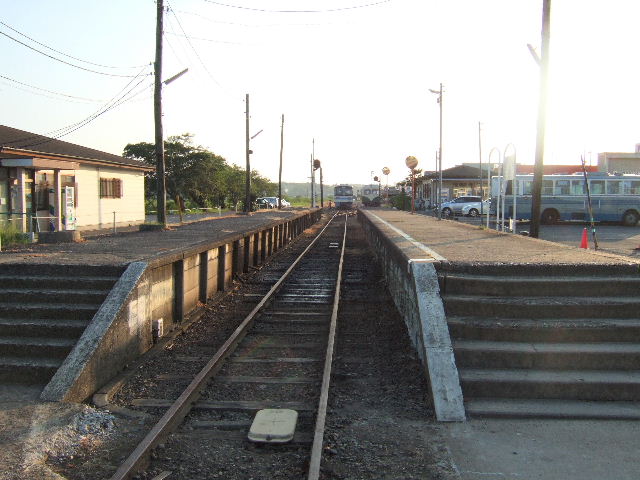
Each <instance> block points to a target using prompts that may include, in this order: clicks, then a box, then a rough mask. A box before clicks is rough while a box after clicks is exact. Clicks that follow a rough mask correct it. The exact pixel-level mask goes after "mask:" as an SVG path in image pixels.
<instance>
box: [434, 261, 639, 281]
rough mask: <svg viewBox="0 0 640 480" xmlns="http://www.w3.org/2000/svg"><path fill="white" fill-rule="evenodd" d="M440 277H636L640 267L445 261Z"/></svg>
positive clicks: (634, 265) (439, 271)
mask: <svg viewBox="0 0 640 480" xmlns="http://www.w3.org/2000/svg"><path fill="white" fill-rule="evenodd" d="M436 268H437V270H438V274H450V273H453V274H470V275H497V276H508V277H510V276H546V277H548V276H559V277H564V276H576V277H589V276H599V277H605V276H612V277H616V276H627V275H628V276H637V275H638V273H639V272H638V264H637V263H627V264H602V263H591V264H588V263H585V264H570V265H569V264H562V263H556V264H549V263H478V262H468V263H463V262H455V263H447V262H443V263H440V264H438V265H437V266H436Z"/></svg>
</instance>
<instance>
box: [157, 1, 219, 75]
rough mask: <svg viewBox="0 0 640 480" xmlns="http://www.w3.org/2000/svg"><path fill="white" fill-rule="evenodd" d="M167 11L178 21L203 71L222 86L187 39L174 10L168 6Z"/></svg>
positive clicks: (187, 37) (186, 36)
mask: <svg viewBox="0 0 640 480" xmlns="http://www.w3.org/2000/svg"><path fill="white" fill-rule="evenodd" d="M169 11H170V12H171V13H173V16H174V17H175V19H176V22H178V26H179V27H180V30H182V33H183V34H184V36H185V38H186V39H187V42H188V43H189V46H190V47H191V50H193V53H194V54H195V55H196V58H197V59H198V61H199V62H200V65H202V68H204V70H205V72H207V74H208V75H209V77H210V78H211V80H213V81H214V82H215V84H216V85H218V86H219V87H220V88H222V85H220V82H218V80H216V78H215V77H214V76H213V75H212V74H211V72H210V71H209V69H208V68H207V66H206V65H205V64H204V62H203V61H202V58H201V57H200V55H199V54H198V51H197V50H196V49H195V47H194V46H193V44H192V43H191V40H190V39H189V36H188V35H187V32H185V31H184V28H182V24H181V23H180V19H179V18H178V15H176V12H175V11H174V10H173V8H172V7H171V6H169Z"/></svg>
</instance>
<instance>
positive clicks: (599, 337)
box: [439, 265, 640, 419]
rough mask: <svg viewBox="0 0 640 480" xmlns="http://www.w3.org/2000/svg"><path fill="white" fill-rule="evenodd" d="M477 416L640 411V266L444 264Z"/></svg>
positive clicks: (444, 289) (466, 386) (454, 330)
mask: <svg viewBox="0 0 640 480" xmlns="http://www.w3.org/2000/svg"><path fill="white" fill-rule="evenodd" d="M439 279H440V287H441V295H442V299H443V302H444V306H445V311H446V314H447V321H448V324H449V331H450V334H451V339H452V343H453V347H454V353H455V358H456V364H457V366H458V371H459V376H460V382H461V385H462V391H463V395H464V399H465V408H466V411H467V414H468V416H469V417H471V418H473V417H481V416H491V417H500V416H504V417H552V418H554V417H555V418H612V419H613V418H637V419H640V295H639V293H640V274H639V273H638V266H637V265H636V266H625V265H619V266H602V265H599V266H598V265H596V266H593V265H583V266H579V267H577V266H569V265H557V266H544V267H543V266H538V265H486V266H482V265H462V266H457V267H456V266H448V267H445V268H443V269H441V270H440V271H439Z"/></svg>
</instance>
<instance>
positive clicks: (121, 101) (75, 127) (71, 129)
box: [21, 78, 148, 148]
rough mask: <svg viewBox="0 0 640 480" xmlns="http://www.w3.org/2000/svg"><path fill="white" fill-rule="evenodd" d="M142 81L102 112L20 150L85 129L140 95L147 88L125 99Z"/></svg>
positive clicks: (142, 79)
mask: <svg viewBox="0 0 640 480" xmlns="http://www.w3.org/2000/svg"><path fill="white" fill-rule="evenodd" d="M143 81H144V78H141V79H140V80H139V81H138V83H136V84H135V85H134V86H133V87H131V88H130V89H129V90H128V91H127V92H126V93H124V94H123V95H122V96H121V97H120V98H118V99H116V100H115V102H113V103H112V104H111V105H109V106H107V107H105V108H103V109H102V110H99V111H97V112H96V113H94V114H92V115H90V116H88V117H86V118H84V119H83V120H80V121H79V122H76V123H74V124H71V125H67V126H66V127H63V128H60V129H58V130H55V131H54V132H58V133H56V134H55V135H51V134H48V136H47V138H45V139H44V140H41V141H38V142H35V143H31V144H28V145H22V146H21V148H29V147H35V146H37V145H41V144H43V143H47V142H50V141H51V140H57V139H59V138H62V137H64V136H66V135H69V134H70V133H73V132H75V131H76V130H79V129H81V128H82V127H85V126H86V125H88V124H89V123H91V122H93V121H94V120H96V119H97V118H98V117H100V116H102V115H104V114H105V113H107V112H109V111H110V110H113V109H114V108H117V107H119V106H120V105H122V104H124V103H127V102H128V101H130V100H132V99H133V98H135V97H137V96H138V95H140V94H141V93H143V92H144V91H145V90H146V89H147V88H148V87H146V86H145V87H144V88H143V89H142V90H140V91H138V92H137V93H135V94H134V95H131V96H130V97H128V98H127V96H128V95H129V94H130V93H131V92H132V91H133V90H134V89H135V88H136V87H138V85H140V84H141V83H142V82H143Z"/></svg>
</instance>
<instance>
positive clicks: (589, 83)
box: [0, 0, 640, 184]
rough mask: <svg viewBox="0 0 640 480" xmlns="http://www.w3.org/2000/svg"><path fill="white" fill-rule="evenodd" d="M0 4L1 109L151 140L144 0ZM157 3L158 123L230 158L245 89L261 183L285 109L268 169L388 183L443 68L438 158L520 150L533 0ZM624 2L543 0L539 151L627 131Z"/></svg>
mask: <svg viewBox="0 0 640 480" xmlns="http://www.w3.org/2000/svg"><path fill="white" fill-rule="evenodd" d="M3 3H4V5H3V8H2V13H1V14H0V22H2V23H0V34H1V35H0V48H1V50H2V57H3V62H2V66H0V102H1V103H0V105H1V109H0V112H1V115H2V118H1V119H0V124H4V125H8V126H11V127H14V128H19V129H22V130H27V131H30V132H35V133H39V134H44V135H50V136H57V135H60V134H62V133H66V132H67V131H69V130H73V131H71V132H70V133H68V134H66V135H64V136H61V137H60V139H61V140H65V141H68V142H72V143H77V144H80V145H84V146H87V147H91V148H96V149H99V150H104V151H107V152H110V153H115V154H122V151H123V148H124V147H125V145H126V144H128V143H137V142H143V141H145V142H153V141H154V125H153V87H152V84H153V76H152V72H153V66H152V63H153V60H154V55H155V22H156V4H155V2H154V1H153V0H110V1H108V2H105V1H99V0H57V1H56V2H52V1H50V0H21V1H19V2H16V1H10V0H3ZM165 5H166V6H168V11H167V12H166V14H165V28H164V30H165V34H164V55H163V78H164V79H166V78H169V77H170V76H172V75H174V74H176V73H178V72H180V71H182V70H183V69H185V68H188V69H189V71H188V73H186V74H185V75H183V76H182V77H180V78H179V79H177V80H176V81H175V82H173V83H171V84H169V85H167V86H165V87H164V88H163V110H164V116H163V124H164V134H165V137H168V136H171V135H180V134H183V133H192V134H193V135H194V142H195V143H196V144H198V145H202V146H204V147H206V148H208V149H210V150H211V151H213V152H215V153H217V154H218V155H221V156H223V157H224V158H226V159H227V160H228V161H229V162H230V163H235V164H237V165H240V166H244V162H245V94H249V95H250V103H249V106H250V114H251V119H250V133H251V135H255V134H257V133H258V132H260V131H261V133H259V134H258V135H257V136H256V137H255V138H254V139H253V140H252V142H251V149H252V150H253V152H254V153H253V155H251V167H252V169H256V170H258V171H259V172H260V173H261V174H262V175H264V176H266V177H268V178H270V179H272V180H275V181H277V179H278V161H279V153H280V126H281V115H283V114H284V116H285V121H284V153H283V159H284V161H283V181H290V182H304V181H308V177H309V163H310V159H311V155H312V153H313V154H315V158H317V159H319V160H320V161H321V162H322V166H323V176H324V181H325V183H326V184H334V183H359V184H362V183H368V182H370V181H371V177H372V172H373V175H379V176H382V175H381V171H382V168H383V167H388V168H389V169H390V170H391V173H390V175H389V178H388V181H389V183H390V184H391V183H394V182H396V181H399V180H401V179H403V178H405V177H406V176H407V174H408V169H407V168H406V166H405V158H406V157H407V156H409V155H412V156H415V157H416V158H418V160H419V162H420V163H419V165H418V168H423V169H425V170H434V169H435V155H436V151H437V149H438V145H439V106H438V103H437V101H436V100H437V95H434V94H433V93H431V92H430V91H429V90H430V89H435V90H437V89H439V87H440V84H441V83H442V84H443V88H444V93H443V102H442V107H443V147H442V148H443V154H442V160H443V168H448V167H452V166H455V165H459V164H461V163H463V162H464V163H469V162H478V160H479V157H480V153H479V150H480V145H481V148H482V161H483V162H486V161H487V160H488V153H489V152H490V151H491V150H492V149H493V148H496V149H497V151H496V150H494V151H493V154H492V156H491V161H492V162H494V163H495V162H497V160H498V157H499V155H500V153H499V152H503V151H504V149H505V147H506V146H507V145H508V144H513V146H514V147H515V150H516V155H517V161H518V163H522V164H533V162H534V155H535V136H536V116H537V108H538V82H539V70H538V66H537V65H536V63H535V62H534V60H533V58H532V56H531V54H530V52H529V50H528V48H527V44H531V45H533V46H534V47H536V48H537V49H538V51H539V50H540V41H541V39H540V37H541V16H542V0H518V1H514V0H482V1H479V0H220V1H213V0H170V1H167V0H165ZM639 16H640V4H639V3H638V2H634V1H631V0H609V1H607V2H602V1H601V0H600V1H596V0H552V5H551V49H550V57H549V59H550V87H549V99H548V113H547V141H546V149H545V163H554V164H576V163H579V162H580V156H581V155H585V157H586V159H587V161H590V160H591V161H592V162H593V164H595V163H596V162H597V153H598V152H604V151H609V152H616V151H617V152H632V151H634V148H635V144H636V143H640V129H639V127H640V116H639V115H637V114H636V112H637V111H638V108H639V107H640V89H639V88H638V80H637V79H638V78H640V75H639V74H640V63H639V62H638V61H637V53H638V50H639V48H638V47H639V43H640V37H638V35H637V18H639ZM9 37H13V38H14V39H15V40H18V41H20V42H22V43H23V44H26V45H28V47H32V48H28V47H27V46H25V45H23V44H21V43H18V42H17V41H15V40H12V39H11V38H9ZM27 37H29V38H27ZM35 42H38V43H35ZM33 49H36V50H40V52H43V53H44V54H46V55H44V54H43V53H38V52H36V51H34V50H33ZM52 49H53V50H52ZM50 57H54V58H55V59H59V60H63V61H64V62H67V63H62V62H60V61H57V60H55V59H54V58H50ZM69 64H72V65H69ZM77 67H81V68H77ZM96 72H98V73H96ZM132 77H133V78H132ZM61 94H62V95H61ZM123 95H124V96H123ZM114 101H115V103H116V104H115V105H114V104H113V102H114ZM110 102H111V103H110ZM108 106H111V108H108V110H107V111H106V112H105V113H103V114H100V115H99V116H97V117H95V118H93V116H95V114H96V113H100V112H102V111H103V110H104V109H105V107H108ZM85 120H90V121H88V123H86V124H85ZM69 126H72V127H69ZM76 127H80V128H77V129H76ZM63 128H66V130H60V129H63ZM479 133H480V135H479ZM384 181H385V179H384V178H383V182H384Z"/></svg>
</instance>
